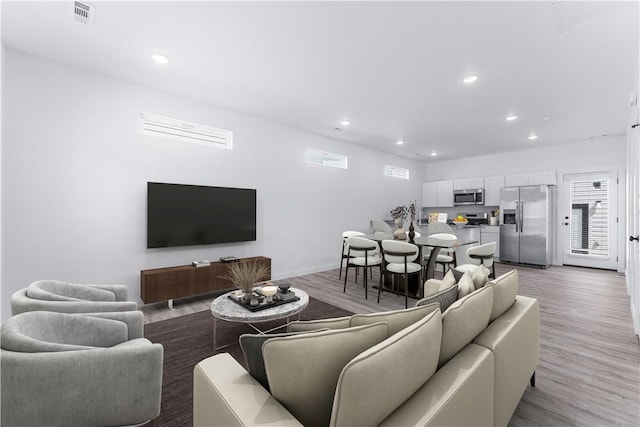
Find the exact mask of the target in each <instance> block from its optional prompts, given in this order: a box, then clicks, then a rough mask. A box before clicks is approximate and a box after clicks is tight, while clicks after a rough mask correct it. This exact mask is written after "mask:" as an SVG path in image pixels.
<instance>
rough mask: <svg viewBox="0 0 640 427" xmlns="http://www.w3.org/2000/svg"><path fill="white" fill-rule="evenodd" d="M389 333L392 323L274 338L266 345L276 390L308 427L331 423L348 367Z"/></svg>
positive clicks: (268, 369) (264, 350) (265, 354)
mask: <svg viewBox="0 0 640 427" xmlns="http://www.w3.org/2000/svg"><path fill="white" fill-rule="evenodd" d="M386 337H387V325H386V323H376V324H373V325H368V326H360V327H354V328H347V329H336V330H330V331H325V332H317V333H310V334H299V335H294V336H290V337H282V338H272V339H270V340H267V341H266V342H265V343H264V344H263V345H262V355H263V357H264V366H265V371H266V373H267V379H268V381H269V386H270V387H271V394H272V395H273V397H275V398H276V399H278V401H280V403H282V405H284V407H285V408H287V409H288V410H289V412H291V414H292V415H293V416H294V417H296V418H297V419H298V420H299V421H300V422H301V423H302V424H303V425H305V426H309V427H311V426H327V425H328V424H329V420H330V419H331V408H332V406H333V396H334V394H335V390H336V384H337V383H338V377H339V376H340V372H341V371H342V369H343V368H344V367H345V366H346V365H347V363H349V361H351V359H353V358H354V357H355V356H357V355H358V354H360V353H362V352H363V351H365V350H366V349H368V348H370V347H372V346H374V345H376V344H378V343H379V342H381V341H383V340H384V339H386Z"/></svg>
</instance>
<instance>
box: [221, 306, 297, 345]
mask: <svg viewBox="0 0 640 427" xmlns="http://www.w3.org/2000/svg"><path fill="white" fill-rule="evenodd" d="M290 318H291V316H287V317H286V318H285V323H283V324H282V325H278V326H275V327H273V328H270V329H267V330H265V331H263V330H261V329H260V328H258V327H257V326H256V325H254V323H264V322H253V323H252V322H238V321H234V320H224V321H225V322H233V323H244V324H245V325H249V326H250V327H251V328H253V330H254V331H256V332H257V333H258V334H260V335H264V334H268V333H270V332H273V331H277V330H278V329H282V328H286V327H287V326H288V325H289V322H290V320H289V319H290ZM218 320H222V319H218V318H217V317H215V316H213V354H216V352H217V351H218V350H221V349H223V348H227V347H229V346H231V345H233V344H234V343H233V342H231V343H229V344H225V345H222V346H220V347H217V346H216V343H217V339H216V335H217V334H216V332H217V329H218ZM276 320H278V319H274V320H265V322H274V321H276ZM296 320H300V313H298V314H297V315H296Z"/></svg>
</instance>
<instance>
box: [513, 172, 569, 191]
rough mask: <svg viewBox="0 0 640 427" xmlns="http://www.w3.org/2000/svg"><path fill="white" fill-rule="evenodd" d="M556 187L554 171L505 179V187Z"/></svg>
mask: <svg viewBox="0 0 640 427" xmlns="http://www.w3.org/2000/svg"><path fill="white" fill-rule="evenodd" d="M543 184H546V185H556V173H555V172H554V171H546V172H533V173H518V174H513V175H507V176H506V177H505V187H521V186H523V185H543Z"/></svg>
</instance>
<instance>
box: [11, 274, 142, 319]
mask: <svg viewBox="0 0 640 427" xmlns="http://www.w3.org/2000/svg"><path fill="white" fill-rule="evenodd" d="M137 309H138V304H137V303H136V302H135V301H127V286H126V285H79V284H74V283H68V282H61V281H59V280H38V281H36V282H33V283H32V284H31V285H29V286H28V287H27V288H25V289H21V290H19V291H18V292H16V293H14V294H13V295H12V296H11V313H12V314H14V315H16V314H20V313H24V312H27V311H40V310H41V311H55V312H58V313H96V312H114V311H130V310H137Z"/></svg>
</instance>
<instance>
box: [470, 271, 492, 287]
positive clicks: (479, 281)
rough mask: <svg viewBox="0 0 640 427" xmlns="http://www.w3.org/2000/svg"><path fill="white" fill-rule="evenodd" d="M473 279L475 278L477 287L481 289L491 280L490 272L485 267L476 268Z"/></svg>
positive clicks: (474, 282) (474, 283)
mask: <svg viewBox="0 0 640 427" xmlns="http://www.w3.org/2000/svg"><path fill="white" fill-rule="evenodd" d="M479 267H480V266H479ZM471 280H473V286H474V287H475V289H480V288H481V287H483V286H484V285H485V284H486V283H487V282H488V281H489V274H488V273H487V270H486V269H485V268H484V267H481V268H476V269H475V270H473V273H471Z"/></svg>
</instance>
